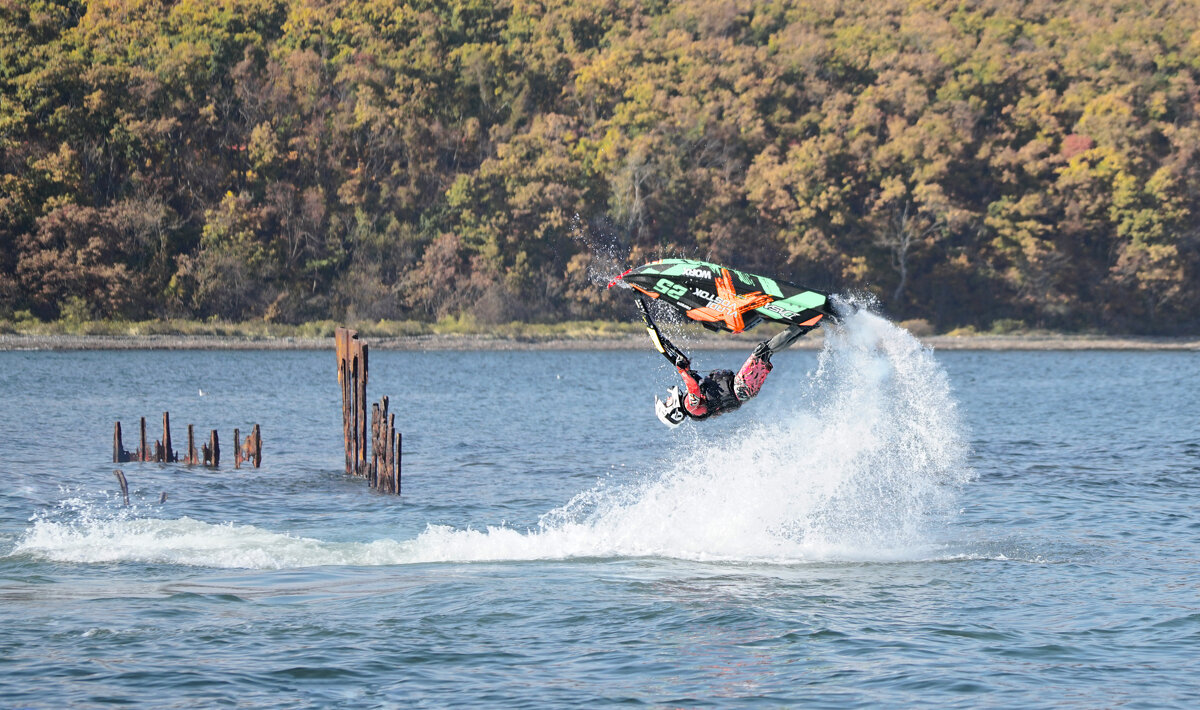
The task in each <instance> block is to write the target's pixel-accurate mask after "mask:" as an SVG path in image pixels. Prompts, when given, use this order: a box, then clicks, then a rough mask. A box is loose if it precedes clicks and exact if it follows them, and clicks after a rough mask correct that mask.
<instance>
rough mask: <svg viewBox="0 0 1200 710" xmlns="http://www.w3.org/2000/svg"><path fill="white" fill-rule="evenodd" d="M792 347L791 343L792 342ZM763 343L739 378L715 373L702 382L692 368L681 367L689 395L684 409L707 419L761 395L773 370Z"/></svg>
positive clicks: (741, 370) (748, 360)
mask: <svg viewBox="0 0 1200 710" xmlns="http://www.w3.org/2000/svg"><path fill="white" fill-rule="evenodd" d="M789 345H790V343H789ZM765 346H766V343H763V344H761V345H760V346H759V347H758V348H756V349H755V351H754V352H753V353H752V354H751V355H750V357H749V358H748V359H747V360H746V362H745V364H743V365H742V369H740V370H738V372H737V374H736V375H735V374H734V373H733V371H732V370H713V371H712V372H710V373H708V376H707V377H705V378H703V379H701V378H700V376H699V375H698V374H696V372H695V371H694V370H690V369H688V366H687V365H685V366H684V367H677V368H676V369H678V370H679V376H680V377H682V378H683V384H684V385H685V386H686V387H687V391H688V393H687V396H686V397H684V398H683V407H684V409H685V410H687V413H688V415H689V416H690V417H692V418H693V419H707V418H708V417H713V416H716V415H718V414H724V413H725V412H731V411H733V410H735V409H737V408H738V407H740V406H742V402H745V401H746V400H748V399H750V398H751V397H753V396H754V395H756V394H758V391H759V390H760V389H761V388H762V385H763V382H764V381H765V380H766V379H767V373H769V372H770V371H771V361H770V360H769V359H768V358H769V357H770V356H771V352H770V350H769V349H768V348H767V347H765Z"/></svg>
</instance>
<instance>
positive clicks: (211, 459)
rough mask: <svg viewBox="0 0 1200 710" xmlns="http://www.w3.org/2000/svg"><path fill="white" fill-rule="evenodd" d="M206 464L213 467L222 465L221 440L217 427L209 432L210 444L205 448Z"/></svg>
mask: <svg viewBox="0 0 1200 710" xmlns="http://www.w3.org/2000/svg"><path fill="white" fill-rule="evenodd" d="M204 465H205V466H212V467H213V468H216V467H217V466H220V465H221V441H220V439H219V438H218V437H217V430H216V429H213V430H212V431H210V432H209V433H208V446H206V447H205V448H204Z"/></svg>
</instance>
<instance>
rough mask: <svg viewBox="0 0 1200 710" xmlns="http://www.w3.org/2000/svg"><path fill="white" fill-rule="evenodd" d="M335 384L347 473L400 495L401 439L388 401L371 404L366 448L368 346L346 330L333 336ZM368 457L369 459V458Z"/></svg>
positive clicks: (386, 399)
mask: <svg viewBox="0 0 1200 710" xmlns="http://www.w3.org/2000/svg"><path fill="white" fill-rule="evenodd" d="M334 338H335V343H336V350H337V361H338V384H339V385H341V388H342V435H343V438H344V440H345V444H346V473H348V474H350V475H353V476H361V477H363V478H366V479H367V481H368V482H369V483H370V485H371V487H372V488H374V489H375V490H377V491H380V492H382V493H394V494H396V495H399V494H400V452H401V450H402V449H403V437H402V435H401V434H400V433H398V432H397V431H396V415H395V413H389V412H388V398H387V397H386V396H385V397H384V398H383V399H381V400H380V401H379V402H376V403H374V404H372V405H371V420H370V422H371V423H370V426H371V429H370V432H371V443H370V453H369V454H368V449H367V344H366V343H364V342H363V341H362V340H360V339H359V337H358V333H357V332H356V331H354V330H350V329H349V328H338V329H337V331H336V332H335V334H334ZM368 456H369V459H368Z"/></svg>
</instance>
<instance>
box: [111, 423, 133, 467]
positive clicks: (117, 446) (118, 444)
mask: <svg viewBox="0 0 1200 710" xmlns="http://www.w3.org/2000/svg"><path fill="white" fill-rule="evenodd" d="M132 458H133V455H132V454H131V453H130V452H128V451H126V450H125V443H124V442H123V441H121V422H117V425H116V427H114V428H113V463H125V462H126V461H129V460H130V459H132Z"/></svg>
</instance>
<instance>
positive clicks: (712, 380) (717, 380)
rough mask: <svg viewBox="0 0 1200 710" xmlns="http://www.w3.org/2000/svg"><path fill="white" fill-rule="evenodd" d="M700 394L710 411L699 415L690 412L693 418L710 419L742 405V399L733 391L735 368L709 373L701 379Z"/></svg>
mask: <svg viewBox="0 0 1200 710" xmlns="http://www.w3.org/2000/svg"><path fill="white" fill-rule="evenodd" d="M700 394H701V395H703V397H704V404H705V405H707V406H708V412H706V413H705V414H703V415H701V416H699V417H697V416H696V415H694V414H691V413H690V412H689V413H688V414H689V415H690V416H691V417H692V418H693V419H708V418H709V417H712V416H716V415H717V414H724V413H725V412H732V411H733V410H735V409H737V408H738V407H740V406H742V401H741V400H740V399H738V397H737V394H735V393H734V391H733V370H713V371H712V372H710V373H708V376H707V377H705V378H704V379H703V380H700Z"/></svg>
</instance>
